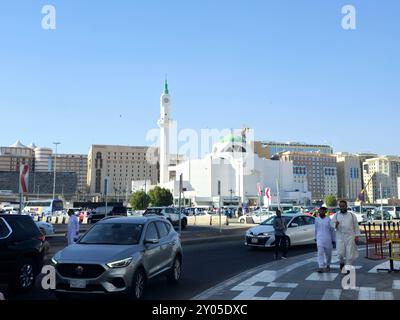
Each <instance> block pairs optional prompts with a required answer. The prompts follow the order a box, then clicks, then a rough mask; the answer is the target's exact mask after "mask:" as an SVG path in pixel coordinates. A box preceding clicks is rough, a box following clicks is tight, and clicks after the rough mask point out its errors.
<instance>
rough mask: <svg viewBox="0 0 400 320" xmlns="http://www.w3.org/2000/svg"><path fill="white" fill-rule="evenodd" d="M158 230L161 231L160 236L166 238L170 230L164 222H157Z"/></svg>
mask: <svg viewBox="0 0 400 320" xmlns="http://www.w3.org/2000/svg"><path fill="white" fill-rule="evenodd" d="M156 224H157V229H158V232H159V233H160V238H164V237H166V236H167V235H168V233H169V230H168V229H167V225H166V224H165V223H164V222H161V221H159V222H156Z"/></svg>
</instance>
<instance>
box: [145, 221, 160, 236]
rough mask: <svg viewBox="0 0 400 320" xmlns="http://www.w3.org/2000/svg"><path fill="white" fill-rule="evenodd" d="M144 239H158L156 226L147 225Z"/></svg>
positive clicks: (152, 224)
mask: <svg viewBox="0 0 400 320" xmlns="http://www.w3.org/2000/svg"><path fill="white" fill-rule="evenodd" d="M146 239H159V237H158V232H157V229H156V225H155V224H154V223H150V224H149V225H148V227H147V231H146Z"/></svg>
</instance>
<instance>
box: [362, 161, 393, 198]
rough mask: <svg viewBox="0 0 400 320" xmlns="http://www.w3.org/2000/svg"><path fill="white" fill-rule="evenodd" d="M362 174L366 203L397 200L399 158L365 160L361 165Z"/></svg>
mask: <svg viewBox="0 0 400 320" xmlns="http://www.w3.org/2000/svg"><path fill="white" fill-rule="evenodd" d="M363 173H364V185H365V187H366V194H367V199H366V200H367V201H368V202H370V203H376V202H377V200H378V199H398V196H399V190H398V187H399V185H398V181H399V180H398V179H399V177H400V157H398V156H383V157H376V158H372V159H367V160H365V162H364V163H363ZM381 185H382V196H381Z"/></svg>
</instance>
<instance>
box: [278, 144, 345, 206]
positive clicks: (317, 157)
mask: <svg viewBox="0 0 400 320" xmlns="http://www.w3.org/2000/svg"><path fill="white" fill-rule="evenodd" d="M279 158H280V159H281V160H283V161H291V162H293V173H294V179H295V182H298V183H302V184H304V185H305V186H306V187H307V188H308V191H310V192H311V196H312V199H313V200H323V199H324V197H325V196H327V195H330V194H332V195H334V196H335V197H337V196H338V181H337V166H336V157H335V156H334V155H331V154H322V153H314V152H291V151H289V152H283V153H281V154H280V155H279Z"/></svg>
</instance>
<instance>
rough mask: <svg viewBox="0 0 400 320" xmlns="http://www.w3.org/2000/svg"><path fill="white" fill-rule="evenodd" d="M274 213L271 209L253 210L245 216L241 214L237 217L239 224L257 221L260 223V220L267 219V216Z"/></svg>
mask: <svg viewBox="0 0 400 320" xmlns="http://www.w3.org/2000/svg"><path fill="white" fill-rule="evenodd" d="M273 215H275V212H273V211H253V212H252V213H249V214H247V215H245V216H241V217H240V218H239V219H238V222H239V223H241V224H244V223H257V224H260V223H261V222H264V221H265V220H267V219H268V218H269V217H271V216H273Z"/></svg>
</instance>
